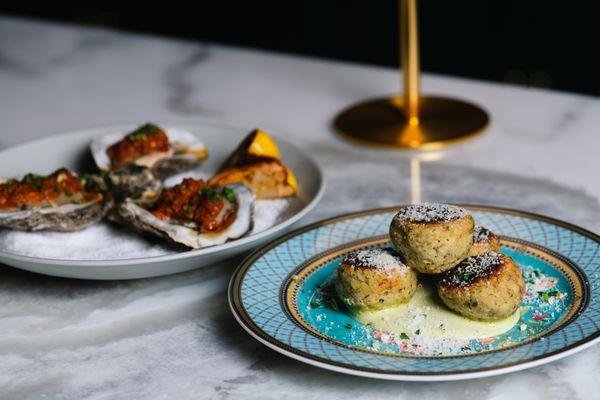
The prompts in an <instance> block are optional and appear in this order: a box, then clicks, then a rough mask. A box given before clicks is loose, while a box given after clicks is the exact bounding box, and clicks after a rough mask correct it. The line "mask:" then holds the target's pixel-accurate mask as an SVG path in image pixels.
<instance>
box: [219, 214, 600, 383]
mask: <svg viewBox="0 0 600 400" xmlns="http://www.w3.org/2000/svg"><path fill="white" fill-rule="evenodd" d="M465 207H466V208H468V209H469V210H470V211H471V212H472V214H473V216H474V217H475V220H476V221H477V222H478V223H479V224H481V225H483V226H485V227H487V228H489V229H491V230H492V231H493V232H495V233H496V234H498V235H499V236H500V238H501V243H502V252H503V253H505V254H508V255H510V256H511V257H513V259H514V260H515V261H516V263H517V264H518V265H519V266H520V267H521V269H522V272H523V275H524V278H525V281H526V284H527V293H526V296H525V300H524V302H523V304H522V306H521V309H520V313H521V314H520V320H519V321H518V322H517V324H516V325H515V326H514V327H513V328H512V329H510V330H509V331H508V332H505V333H503V334H501V335H498V336H493V337H489V338H485V339H450V338H448V339H439V338H437V339H435V340H433V339H432V338H423V337H420V336H419V332H418V331H416V332H409V333H408V334H405V333H402V335H401V336H398V335H395V334H393V333H390V332H385V331H382V330H378V329H375V328H373V327H370V326H365V325H362V324H360V323H359V322H357V321H355V320H354V319H353V318H352V317H351V315H350V314H349V313H348V312H347V311H346V310H345V309H344V308H343V306H342V305H341V304H340V303H339V301H337V299H336V297H335V294H334V291H333V290H332V282H333V280H334V279H335V271H336V269H337V267H338V265H339V263H340V262H341V259H342V258H343V257H344V256H345V255H346V254H347V253H348V252H350V251H353V250H356V249H360V248H368V247H387V246H391V244H390V243H389V240H388V237H387V232H388V229H389V223H390V221H391V219H392V217H393V215H394V214H395V213H396V212H397V211H398V209H399V207H395V208H387V209H377V210H370V211H364V212H360V213H354V214H348V215H344V216H341V217H336V218H332V219H329V220H325V221H322V222H318V223H315V224H312V225H310V226H307V227H305V228H302V229H299V230H297V231H295V232H292V233H290V234H288V235H286V236H284V237H282V238H280V239H279V240H277V241H275V242H273V243H271V244H269V245H267V246H265V247H263V248H261V249H259V250H257V251H255V252H254V253H253V254H251V255H250V256H249V257H248V258H247V259H246V260H245V261H244V262H243V263H242V264H241V265H240V267H239V268H238V269H237V270H236V272H235V273H234V275H233V277H232V279H231V283H230V286H229V302H230V305H231V309H232V311H233V313H234V315H235V317H236V319H237V320H238V322H239V323H240V324H241V325H242V326H243V327H244V329H246V330H247V331H248V332H249V333H250V334H251V335H252V336H253V337H255V338H256V339H258V340H259V341H260V342H262V343H264V344H265V345H267V346H269V347H271V348H273V349H275V350H277V351H279V352H281V353H283V354H286V355H288V356H290V357H292V358H295V359H298V360H301V361H304V362H306V363H309V364H312V365H316V366H319V367H323V368H327V369H331V370H335V371H339V372H345V373H350V374H355V375H361V376H368V377H375V378H383V379H395V380H421V381H423V380H429V381H433V380H456V379H468V378H477V377H483V376H490V375H497V374H501V373H507V372H511V371H517V370H520V369H524V368H529V367H533V366H536V365H540V364H544V363H547V362H550V361H552V360H556V359H559V358H562V357H565V356H567V355H569V354H572V353H575V352H577V351H580V350H582V349H584V348H585V347H588V346H591V345H592V344H594V343H596V342H598V341H599V340H600V299H599V298H600V237H599V236H598V235H595V234H593V233H591V232H589V231H586V230H584V229H582V228H579V227H576V226H574V225H571V224H568V223H565V222H562V221H558V220H555V219H551V218H548V217H544V216H540V215H535V214H530V213H525V212H521V211H515V210H508V209H500V208H492V207H485V206H465Z"/></svg>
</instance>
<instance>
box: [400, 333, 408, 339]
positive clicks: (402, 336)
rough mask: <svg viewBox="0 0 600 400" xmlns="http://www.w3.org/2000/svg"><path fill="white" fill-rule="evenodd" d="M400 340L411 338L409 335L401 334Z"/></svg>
mask: <svg viewBox="0 0 600 400" xmlns="http://www.w3.org/2000/svg"><path fill="white" fill-rule="evenodd" d="M400 339H410V338H409V337H408V335H407V334H406V333H404V332H401V333H400Z"/></svg>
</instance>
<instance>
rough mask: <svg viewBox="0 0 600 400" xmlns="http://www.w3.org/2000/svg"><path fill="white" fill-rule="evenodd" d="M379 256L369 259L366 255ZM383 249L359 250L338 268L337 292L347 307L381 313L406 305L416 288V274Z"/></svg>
mask: <svg viewBox="0 0 600 400" xmlns="http://www.w3.org/2000/svg"><path fill="white" fill-rule="evenodd" d="M370 251H373V252H378V253H380V254H379V255H383V256H382V257H379V255H378V254H375V255H373V257H371V255H370V254H365V253H366V252H370ZM385 252H386V250H384V249H374V250H361V251H358V252H355V253H351V254H350V255H349V256H347V257H346V258H345V259H344V260H343V261H342V263H341V264H340V266H339V268H338V276H337V280H336V285H335V287H336V291H337V294H338V296H339V297H340V299H341V300H342V301H343V302H344V303H345V304H346V305H347V306H349V307H353V308H358V309H367V310H368V309H371V310H380V309H384V308H388V307H393V306H397V305H399V304H402V303H406V302H407V301H408V300H410V298H411V297H412V295H413V294H414V292H415V290H416V287H417V274H416V273H415V271H414V270H412V269H411V268H410V267H408V266H407V265H405V264H404V263H403V262H402V260H401V259H400V257H399V256H398V255H392V256H393V257H394V259H391V258H390V257H389V255H391V254H392V253H388V254H387V255H386V254H385Z"/></svg>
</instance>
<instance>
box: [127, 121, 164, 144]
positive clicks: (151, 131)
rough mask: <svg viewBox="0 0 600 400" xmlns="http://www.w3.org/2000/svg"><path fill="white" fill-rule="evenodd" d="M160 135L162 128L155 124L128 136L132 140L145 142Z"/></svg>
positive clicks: (140, 128) (145, 126) (142, 127)
mask: <svg viewBox="0 0 600 400" xmlns="http://www.w3.org/2000/svg"><path fill="white" fill-rule="evenodd" d="M159 133H160V128H159V127H158V126H156V125H153V124H146V125H142V126H140V127H139V128H137V129H136V130H135V131H133V132H131V133H130V134H129V135H127V138H128V139H131V140H143V139H146V138H149V137H151V136H155V135H158V134H159Z"/></svg>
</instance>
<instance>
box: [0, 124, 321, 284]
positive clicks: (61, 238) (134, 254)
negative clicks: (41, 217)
mask: <svg viewBox="0 0 600 400" xmlns="http://www.w3.org/2000/svg"><path fill="white" fill-rule="evenodd" d="M157 123H158V124H159V125H162V126H170V127H172V126H176V127H178V128H182V129H186V130H188V131H190V132H191V133H193V134H194V135H196V136H198V138H199V139H200V140H201V141H202V142H203V143H204V144H205V145H206V147H207V149H208V154H209V155H208V159H207V160H206V161H205V162H204V163H203V164H202V165H201V166H200V167H199V169H198V170H197V171H196V172H198V173H201V174H202V175H206V176H210V174H211V173H213V172H214V171H216V169H217V168H218V167H219V165H220V164H221V163H222V162H223V161H224V159H225V157H227V155H228V154H229V153H231V152H232V151H233V150H234V148H235V147H236V146H237V145H238V144H239V142H240V141H241V140H242V139H243V138H244V137H245V135H246V134H247V133H248V132H249V131H250V129H239V128H233V127H227V126H222V125H210V124H190V123H169V122H164V123H163V122H157ZM135 127H136V125H135V124H131V125H121V126H108V127H101V128H93V129H85V130H79V131H72V132H68V133H62V134H58V135H52V136H49V137H47V138H44V139H40V140H36V141H32V142H29V143H25V144H22V145H19V146H16V147H13V148H10V149H7V150H4V151H1V152H0V171H2V176H3V177H11V176H19V175H22V174H24V173H27V172H36V171H37V172H50V171H52V170H54V169H56V168H59V167H61V166H65V167H68V168H71V169H73V170H75V171H77V172H84V171H94V166H93V161H92V158H91V155H90V151H89V145H90V143H91V141H92V139H93V138H94V137H96V136H99V135H104V134H108V133H112V132H123V133H126V132H129V131H131V130H132V129H134V128H135ZM275 140H276V142H277V144H278V145H279V149H280V151H281V156H282V160H283V161H284V162H285V163H286V165H288V166H289V167H290V169H291V170H292V171H294V174H295V175H296V178H297V180H298V187H299V195H298V196H296V198H294V199H293V200H291V201H290V204H288V205H286V208H285V211H284V212H282V214H281V215H280V217H279V218H278V220H277V221H276V223H275V225H273V226H271V227H269V228H268V229H266V230H263V231H261V232H257V233H254V234H252V235H250V236H247V237H244V238H242V239H238V240H235V241H231V242H228V243H225V244H223V245H219V246H214V247H208V248H205V249H199V250H190V251H174V250H173V249H170V248H167V247H164V246H163V245H162V244H161V243H159V242H153V241H148V240H147V239H144V238H142V237H139V236H137V235H133V234H130V233H128V232H127V231H126V230H125V229H123V228H116V227H114V226H111V225H110V224H109V223H108V222H104V221H102V222H100V223H99V224H96V225H92V226H91V227H89V228H87V229H85V230H83V231H80V232H75V233H58V232H51V233H48V232H42V233H39V232H33V233H30V232H14V231H8V230H0V262H3V263H5V264H8V265H11V266H13V267H17V268H21V269H25V270H28V271H33V272H38V273H41V274H46V275H53V276H62V277H69V278H81V279H135V278H146V277H152V276H160V275H167V274H173V273H177V272H182V271H187V270H191V269H195V268H199V267H202V266H205V265H209V264H213V263H215V262H218V261H221V260H223V259H226V258H229V257H232V256H234V255H237V254H240V253H242V252H244V251H247V250H250V249H253V248H255V247H257V246H259V245H261V244H264V243H265V242H267V241H269V240H270V239H272V238H274V237H275V236H277V235H279V234H281V233H282V232H283V231H285V230H286V229H289V228H290V227H291V225H292V224H294V223H295V222H297V221H298V220H299V219H300V218H302V217H303V216H304V215H306V213H308V212H309V211H310V210H311V209H312V208H314V207H315V205H316V204H317V203H318V201H319V199H320V198H321V196H322V194H323V191H324V188H325V182H324V180H323V175H322V173H321V170H320V169H319V167H318V166H317V164H316V163H315V162H314V161H313V160H312V159H311V158H310V157H309V156H308V155H307V154H306V153H304V152H303V151H302V150H300V149H299V148H298V147H296V146H294V145H292V144H291V143H289V142H287V141H285V140H283V139H280V138H275ZM263 207H264V203H263ZM23 235H28V236H26V237H25V236H23ZM25 238H27V239H26V240H24V239H25ZM57 243H58V244H61V245H62V246H64V243H69V245H68V246H72V248H73V252H74V253H75V254H76V255H75V256H73V254H71V255H69V254H66V255H65V254H64V248H63V249H58V250H57V251H56V254H52V250H53V249H52V248H48V249H45V250H44V251H42V252H41V251H40V249H39V248H35V247H34V245H35V244H40V245H41V246H44V245H50V246H52V245H53V244H57ZM128 246H130V247H128ZM55 247H60V246H55ZM79 254H86V256H83V257H81V256H79ZM74 257H75V258H76V259H73V258H74Z"/></svg>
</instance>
